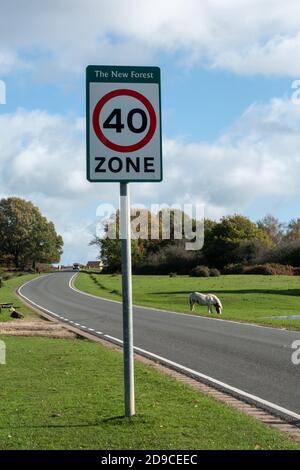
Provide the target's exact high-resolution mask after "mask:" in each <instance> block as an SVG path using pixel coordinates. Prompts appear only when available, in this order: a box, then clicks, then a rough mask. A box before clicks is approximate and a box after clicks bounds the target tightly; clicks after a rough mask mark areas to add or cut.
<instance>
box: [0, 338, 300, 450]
mask: <svg viewBox="0 0 300 470" xmlns="http://www.w3.org/2000/svg"><path fill="white" fill-rule="evenodd" d="M2 339H4V340H5V342H6V346H7V364H6V365H0V384H1V386H0V416H1V424H0V449H255V448H262V449H300V444H299V443H298V444H297V443H295V442H294V441H292V440H290V439H289V438H288V437H287V436H286V435H283V434H281V433H279V432H277V431H274V430H272V429H270V428H268V427H267V426H265V425H263V424H261V423H259V422H258V421H256V420H255V419H253V418H250V417H248V416H246V415H244V414H242V413H240V412H238V411H236V410H233V409H231V408H230V407H228V406H227V405H224V404H222V403H219V402H217V401H215V400H214V399H212V398H210V397H207V396H205V395H203V394H201V393H199V392H197V391H195V390H193V389H192V388H190V387H188V386H186V385H183V384H180V383H179V382H177V381H175V380H174V379H172V378H170V377H166V376H165V375H163V374H162V373H160V372H158V371H154V370H153V369H152V368H151V367H149V366H146V365H144V364H141V363H139V362H137V363H136V401H137V416H136V417H134V418H132V419H125V418H124V417H123V385H122V383H123V361H122V355H121V354H120V353H118V352H116V351H112V350H111V349H108V348H106V347H104V346H101V345H99V344H97V343H93V342H90V341H87V340H60V339H49V338H20V337H18V338H13V337H4V336H2Z"/></svg>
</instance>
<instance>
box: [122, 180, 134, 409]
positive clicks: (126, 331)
mask: <svg viewBox="0 0 300 470" xmlns="http://www.w3.org/2000/svg"><path fill="white" fill-rule="evenodd" d="M120 224H121V244H122V245H121V248H122V296H123V351H124V394H125V395H124V396H125V416H129V417H130V416H133V415H135V398H134V361H133V327H132V281H131V227H130V192H129V184H128V183H120Z"/></svg>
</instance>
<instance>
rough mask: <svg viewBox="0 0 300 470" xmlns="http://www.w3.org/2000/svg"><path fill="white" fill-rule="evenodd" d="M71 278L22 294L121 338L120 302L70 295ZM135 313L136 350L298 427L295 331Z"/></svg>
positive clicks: (59, 277)
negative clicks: (241, 398) (246, 399)
mask: <svg viewBox="0 0 300 470" xmlns="http://www.w3.org/2000/svg"><path fill="white" fill-rule="evenodd" d="M73 275H74V273H70V272H60V273H54V274H51V275H48V276H41V277H39V278H37V279H35V280H33V281H31V282H29V283H27V284H25V285H24V286H22V287H21V289H20V291H19V293H20V295H21V296H23V297H25V298H26V299H27V300H30V301H31V302H33V303H35V304H37V305H38V306H39V307H42V308H43V309H44V310H45V311H47V312H48V313H50V314H51V315H53V316H54V317H55V318H56V319H58V320H60V321H64V322H68V323H70V324H71V325H73V326H76V327H78V328H80V329H83V330H85V331H88V332H89V333H91V334H93V335H96V336H100V337H101V336H103V335H104V336H106V338H108V339H112V338H115V339H117V340H122V306H121V304H120V303H118V302H113V301H108V300H104V299H100V298H96V297H93V296H88V295H86V294H83V293H80V292H79V291H76V290H74V289H72V287H71V282H70V280H71V278H72V277H73ZM57 315H58V316H59V317H58V316H57ZM133 315H134V345H135V347H136V348H140V349H142V350H143V351H147V352H150V353H152V354H155V355H158V356H160V357H162V358H165V360H166V361H172V363H176V366H177V367H180V368H183V369H184V370H187V369H188V370H189V372H190V373H192V372H191V371H193V373H194V375H197V374H198V376H199V377H202V378H203V377H204V376H205V377H204V378H205V379H206V380H207V381H209V382H211V381H217V382H218V385H219V386H221V388H225V389H226V388H227V390H228V389H229V390H231V391H232V390H233V388H234V389H238V394H239V393H240V392H241V394H242V395H243V394H244V396H246V397H247V398H250V401H251V400H254V401H257V402H258V403H260V404H263V405H264V406H265V405H267V408H268V409H273V411H274V410H275V414H276V413H277V414H280V415H282V414H284V415H286V417H287V416H288V417H289V418H290V421H292V422H295V423H300V365H294V364H293V363H292V361H291V355H292V353H293V352H294V350H293V349H292V348H291V345H292V343H293V341H295V340H300V332H296V331H286V330H279V329H275V328H266V327H259V326H255V325H249V324H242V323H237V322H232V321H226V320H221V319H213V318H206V317H200V316H193V315H184V314H176V313H174V312H166V311H161V310H157V309H151V308H144V307H134V312H133ZM248 395H251V397H249V396H248ZM252 395H253V396H254V397H252ZM266 401H267V403H265V402H266ZM282 408H283V409H282Z"/></svg>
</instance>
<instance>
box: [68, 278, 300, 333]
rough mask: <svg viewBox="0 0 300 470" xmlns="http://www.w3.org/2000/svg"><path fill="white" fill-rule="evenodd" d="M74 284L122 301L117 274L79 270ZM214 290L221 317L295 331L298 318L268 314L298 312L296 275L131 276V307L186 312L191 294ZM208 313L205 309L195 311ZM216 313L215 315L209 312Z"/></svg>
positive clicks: (299, 289) (299, 327) (299, 299)
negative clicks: (282, 317) (132, 303)
mask: <svg viewBox="0 0 300 470" xmlns="http://www.w3.org/2000/svg"><path fill="white" fill-rule="evenodd" d="M75 286H76V287H77V288H78V289H80V290H83V291H85V292H89V293H91V294H94V295H99V296H102V297H106V298H109V299H113V300H119V301H120V300H121V299H122V298H121V296H122V287H121V276H120V275H118V276H114V275H113V276H112V275H104V274H93V273H91V274H89V273H84V272H82V273H80V274H79V275H78V276H77V277H76V279H75ZM193 291H198V292H204V293H209V292H211V293H214V294H216V295H217V296H218V297H220V299H221V301H222V303H223V307H224V310H223V314H222V318H224V319H228V320H237V321H246V322H252V323H258V324H261V325H269V326H274V327H278V328H290V329H295V330H300V319H299V320H292V319H275V318H271V317H272V316H273V315H295V314H300V277H299V276H259V275H226V276H220V277H215V278H212V277H208V278H203V277H202V278H199V277H198V278H193V277H189V276H177V277H172V278H171V277H169V276H133V300H134V303H135V304H136V305H145V306H147V307H157V308H161V309H164V310H173V311H176V312H183V313H189V306H188V296H189V294H190V293H191V292H193ZM194 313H196V314H198V315H207V309H206V307H197V308H196V311H195V312H194ZM213 315H214V316H215V317H217V316H218V315H217V314H216V313H214V314H213Z"/></svg>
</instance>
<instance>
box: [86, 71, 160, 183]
mask: <svg viewBox="0 0 300 470" xmlns="http://www.w3.org/2000/svg"><path fill="white" fill-rule="evenodd" d="M100 70H101V71H102V72H103V73H107V72H108V77H97V76H96V74H95V72H96V71H100ZM112 70H113V71H114V72H123V73H124V72H125V73H126V72H127V73H128V76H130V72H131V71H132V70H134V71H137V72H139V73H149V72H152V74H153V78H150V79H148V78H127V79H126V78H125V79H123V78H122V79H120V78H117V77H113V78H112V77H111V76H110V72H111V71H112ZM120 80H121V81H120ZM101 82H102V83H103V82H110V83H112V82H114V83H120V85H122V84H124V83H157V84H158V89H159V119H158V125H159V126H160V171H161V175H160V179H159V180H153V179H143V180H140V179H134V180H133V179H130V180H127V179H112V180H111V179H105V180H103V179H90V83H101ZM161 129H162V127H161V90H160V68H159V67H141V66H136V67H135V66H120V65H116V66H114V65H88V66H87V67H86V162H87V164H86V170H87V173H86V176H87V180H88V181H89V182H90V183H118V182H122V183H160V182H161V181H162V180H163V165H162V133H161Z"/></svg>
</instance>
